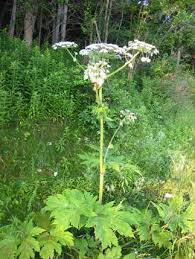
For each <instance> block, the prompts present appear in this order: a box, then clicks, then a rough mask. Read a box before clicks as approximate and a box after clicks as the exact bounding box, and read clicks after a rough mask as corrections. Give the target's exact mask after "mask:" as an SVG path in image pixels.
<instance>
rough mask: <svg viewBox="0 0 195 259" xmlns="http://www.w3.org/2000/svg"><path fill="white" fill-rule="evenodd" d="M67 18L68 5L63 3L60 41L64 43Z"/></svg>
mask: <svg viewBox="0 0 195 259" xmlns="http://www.w3.org/2000/svg"><path fill="white" fill-rule="evenodd" d="M67 18H68V4H67V3H65V4H64V6H63V16H62V27H61V40H62V41H64V40H65V38H66V26H67Z"/></svg>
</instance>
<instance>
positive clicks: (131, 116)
mask: <svg viewBox="0 0 195 259" xmlns="http://www.w3.org/2000/svg"><path fill="white" fill-rule="evenodd" d="M120 117H121V119H122V120H121V122H120V125H121V126H123V124H124V123H126V124H129V123H130V122H135V120H137V115H136V114H135V113H133V112H131V111H130V110H128V109H125V110H122V111H120Z"/></svg>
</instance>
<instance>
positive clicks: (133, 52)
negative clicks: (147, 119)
mask: <svg viewBox="0 0 195 259" xmlns="http://www.w3.org/2000/svg"><path fill="white" fill-rule="evenodd" d="M75 47H77V44H76V43H74V42H60V43H57V44H55V45H53V48H54V49H58V48H65V49H66V50H67V51H68V53H69V54H70V56H71V57H72V58H73V61H75V62H76V63H77V64H78V65H79V67H81V68H82V69H83V70H84V79H86V80H89V81H90V82H91V84H92V87H93V90H94V92H95V96H96V98H95V100H96V104H97V106H96V108H95V113H96V114H97V117H98V119H99V132H100V140H99V203H100V204H101V203H102V201H103V193H104V176H105V171H106V161H107V156H108V152H109V149H110V147H111V146H112V142H113V140H114V138H115V136H116V134H117V132H118V131H119V130H120V128H121V127H122V126H123V124H125V123H128V122H134V121H135V120H136V118H137V117H136V115H135V114H134V113H132V112H130V111H129V110H127V109H126V110H124V111H122V112H121V117H122V118H121V121H120V123H119V126H118V128H117V129H116V131H115V132H114V134H113V136H112V137H111V140H110V141H109V144H108V147H107V148H106V149H105V147H104V135H105V134H104V130H105V127H104V125H105V120H106V114H107V111H108V107H107V106H106V103H105V102H104V98H103V89H104V86H105V83H106V81H107V80H109V79H111V78H112V77H113V76H115V75H116V74H117V73H119V72H120V71H121V70H123V69H125V68H126V67H129V68H130V69H133V67H134V65H135V62H136V61H137V60H141V62H144V63H149V62H150V61H151V57H152V56H153V55H156V54H158V50H157V49H156V47H155V46H153V45H151V44H147V43H145V42H142V41H138V40H134V41H130V42H129V43H128V46H124V47H119V46H118V45H116V44H107V43H97V44H91V45H89V46H87V47H86V48H85V49H82V50H81V51H80V52H79V54H80V55H81V56H86V57H88V64H87V68H84V67H83V66H82V65H81V64H80V63H79V62H78V59H77V58H76V55H75V56H73V55H72V53H71V51H70V50H69V48H75ZM113 58H115V59H120V60H121V63H122V64H121V66H119V67H118V68H117V69H115V70H114V71H112V66H111V62H110V61H111V60H112V59H113ZM104 150H106V151H105V153H104Z"/></svg>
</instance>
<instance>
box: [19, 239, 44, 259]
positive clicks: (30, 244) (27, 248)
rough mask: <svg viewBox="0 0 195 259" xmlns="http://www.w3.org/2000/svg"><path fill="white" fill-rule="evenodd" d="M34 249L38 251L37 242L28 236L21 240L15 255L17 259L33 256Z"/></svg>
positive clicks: (28, 258)
mask: <svg viewBox="0 0 195 259" xmlns="http://www.w3.org/2000/svg"><path fill="white" fill-rule="evenodd" d="M35 251H36V252H39V251H40V247H39V242H38V241H36V240H35V239H34V238H33V237H29V238H26V239H24V240H23V241H22V242H21V245H20V246H19V248H18V251H17V256H19V259H30V258H34V256H35Z"/></svg>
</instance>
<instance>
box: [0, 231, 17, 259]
mask: <svg viewBox="0 0 195 259" xmlns="http://www.w3.org/2000/svg"><path fill="white" fill-rule="evenodd" d="M17 244H18V240H17V239H16V238H15V237H11V236H10V237H7V238H5V239H3V240H1V241H0V251H1V253H0V259H5V258H10V259H14V258H15V255H16V252H17Z"/></svg>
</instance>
